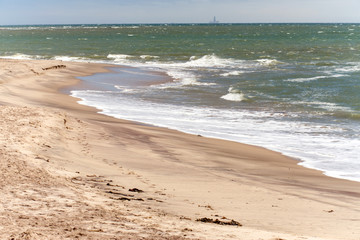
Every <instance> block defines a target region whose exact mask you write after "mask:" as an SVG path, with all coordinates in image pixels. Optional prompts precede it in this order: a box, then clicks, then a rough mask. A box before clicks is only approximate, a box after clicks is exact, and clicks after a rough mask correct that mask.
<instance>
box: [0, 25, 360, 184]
mask: <svg viewBox="0 0 360 240" xmlns="http://www.w3.org/2000/svg"><path fill="white" fill-rule="evenodd" d="M0 57H1V58H12V59H57V60H64V61H86V62H98V63H111V64H115V65H123V66H128V67H127V68H113V69H112V70H113V72H112V73H108V74H96V75H94V76H91V77H85V78H81V79H82V80H83V81H85V82H88V83H94V82H96V84H95V85H92V87H91V88H88V89H87V88H83V89H73V90H72V91H71V93H70V94H71V95H72V96H75V97H78V98H81V99H82V101H80V103H81V104H86V105H90V106H94V107H97V108H98V109H101V112H102V113H103V114H107V115H110V116H114V117H117V118H122V119H128V120H134V121H138V122H143V123H146V124H151V125H155V126H161V127H167V128H171V129H177V130H180V131H183V132H187V133H192V134H199V135H202V136H207V137H215V138H220V139H227V140H231V141H237V142H241V143H247V144H253V145H258V146H262V147H265V148H268V149H271V150H275V151H278V152H281V153H283V154H285V155H288V156H290V157H293V158H296V159H298V160H299V164H301V165H303V166H305V167H308V168H313V169H318V170H321V171H323V172H324V173H325V174H326V175H328V176H332V177H337V178H343V179H348V180H354V181H360V24H213V25H211V24H185V25H182V24H169V25H166V24H159V25H116V24H114V25H40V26H0ZM124 76H125V77H126V79H125V80H124V79H120V78H121V77H124ZM165 76H168V77H171V79H172V81H166V79H167V78H166V77H165ZM136 79H137V80H136ZM139 79H140V81H139ZM132 81H134V82H132ZM94 86H95V87H94Z"/></svg>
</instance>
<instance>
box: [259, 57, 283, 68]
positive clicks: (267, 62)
mask: <svg viewBox="0 0 360 240" xmlns="http://www.w3.org/2000/svg"><path fill="white" fill-rule="evenodd" d="M256 61H257V62H258V63H259V64H260V65H262V66H268V67H272V66H276V65H279V64H281V63H282V62H280V61H278V60H276V59H267V58H264V59H258V60H256Z"/></svg>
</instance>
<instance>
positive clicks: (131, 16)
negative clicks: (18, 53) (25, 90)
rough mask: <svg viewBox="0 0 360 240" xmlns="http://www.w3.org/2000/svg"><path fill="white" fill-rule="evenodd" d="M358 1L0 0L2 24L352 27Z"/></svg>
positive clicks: (359, 19) (356, 18)
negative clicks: (212, 23) (216, 22)
mask: <svg viewBox="0 0 360 240" xmlns="http://www.w3.org/2000/svg"><path fill="white" fill-rule="evenodd" d="M359 9H360V0H147V1H146V0H0V25H23V24H29V25H30V24H105V23H108V24H112V23H119V24H121V23H208V22H209V21H210V20H212V19H213V17H214V16H216V17H217V19H218V20H219V21H220V22H222V23H260V22H261V23H274V22H276V23H281V22H288V23H292V22H303V23H307V22H315V23H316V22H322V23H329V22H331V23H333V22H344V23H345V22H351V23H360V14H359Z"/></svg>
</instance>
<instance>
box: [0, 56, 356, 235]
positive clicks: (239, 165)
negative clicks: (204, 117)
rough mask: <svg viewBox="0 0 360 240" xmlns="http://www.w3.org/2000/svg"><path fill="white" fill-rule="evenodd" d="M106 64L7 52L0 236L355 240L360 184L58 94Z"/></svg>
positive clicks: (2, 87) (0, 89)
mask: <svg viewBox="0 0 360 240" xmlns="http://www.w3.org/2000/svg"><path fill="white" fill-rule="evenodd" d="M106 67H107V66H106V65H102V64H90V63H74V62H61V61H19V60H4V59H1V60H0V114H1V118H0V129H1V131H0V160H1V161H0V172H1V174H0V178H1V179H0V191H1V198H0V213H1V214H0V216H1V217H0V238H1V239H66V238H68V239H74V238H80V239H244V240H247V239H266V240H268V239H269V240H270V239H271V240H275V239H286V240H290V239H349V240H352V239H354V240H355V239H359V236H360V224H359V223H360V204H359V203H360V200H359V199H360V183H357V182H351V181H346V180H341V179H335V178H329V177H326V176H324V175H323V174H322V173H321V172H318V171H315V170H311V169H306V168H303V167H301V166H299V165H297V161H295V160H294V159H291V158H288V157H286V156H283V155H281V154H280V153H276V152H272V151H269V150H266V149H263V148H260V147H255V146H249V145H245V144H240V143H235V142H230V141H223V140H217V139H209V138H204V137H201V136H196V135H190V134H185V133H181V132H178V131H174V130H169V129H163V128H157V127H152V126H146V125H143V124H139V123H135V122H130V121H125V120H120V119H115V118H112V117H108V116H104V115H101V114H98V113H97V112H98V111H99V110H97V109H94V108H91V107H87V106H82V105H80V104H78V103H77V101H78V100H79V99H75V98H72V97H70V96H68V95H66V94H64V93H62V92H63V91H62V90H64V89H65V88H67V87H69V86H72V85H76V84H81V83H80V81H79V80H78V79H76V77H77V76H86V75H91V74H93V73H96V72H106V71H108V70H107V69H106ZM197 220H199V221H197ZM241 225H242V226H241Z"/></svg>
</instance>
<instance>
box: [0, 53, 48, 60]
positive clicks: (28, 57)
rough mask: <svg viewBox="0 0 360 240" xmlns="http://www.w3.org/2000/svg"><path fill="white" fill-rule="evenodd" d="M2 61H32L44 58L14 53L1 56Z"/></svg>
mask: <svg viewBox="0 0 360 240" xmlns="http://www.w3.org/2000/svg"><path fill="white" fill-rule="evenodd" d="M0 58H3V59H17V60H34V59H43V58H44V57H42V56H39V55H27V54H22V53H15V54H14V55H9V56H1V57H0Z"/></svg>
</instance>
